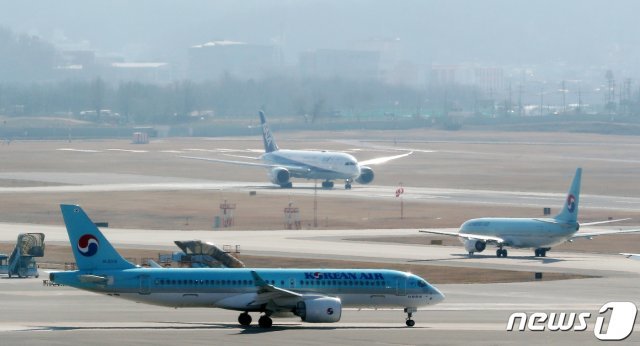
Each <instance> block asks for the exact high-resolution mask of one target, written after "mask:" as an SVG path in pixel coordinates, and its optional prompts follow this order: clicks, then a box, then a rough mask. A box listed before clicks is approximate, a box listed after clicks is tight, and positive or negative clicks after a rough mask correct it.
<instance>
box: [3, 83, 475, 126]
mask: <svg viewBox="0 0 640 346" xmlns="http://www.w3.org/2000/svg"><path fill="white" fill-rule="evenodd" d="M474 95H475V91H474V89H473V88H470V87H451V88H450V89H449V90H448V91H443V90H441V89H420V88H412V87H407V86H397V85H389V84H385V83H383V82H380V81H375V80H371V81H352V80H346V79H339V78H334V79H299V78H293V77H284V76H274V77H270V78H264V79H260V80H253V79H250V80H241V79H236V78H234V77H232V76H229V75H225V76H223V77H222V78H220V79H219V80H217V81H205V82H192V81H189V80H185V81H176V82H173V83H168V84H150V83H140V82H121V83H117V84H115V83H107V82H105V81H104V80H102V79H100V78H95V79H93V80H89V81H62V82H48V83H30V84H21V83H4V84H0V115H8V116H56V115H57V116H60V115H65V116H70V115H73V116H77V115H79V114H80V113H82V112H87V111H94V112H96V113H97V114H98V117H99V115H100V110H105V109H108V110H111V111H112V112H114V113H118V114H119V115H120V117H121V119H122V122H125V123H133V124H148V123H156V124H169V123H176V122H183V121H188V120H189V119H192V118H199V117H200V115H201V114H204V115H213V116H214V117H241V116H254V115H255V113H256V111H257V110H258V109H265V110H266V111H267V112H269V113H270V114H274V115H287V116H301V117H304V119H305V121H308V122H315V121H319V120H321V119H322V118H327V117H331V118H333V117H336V116H338V117H340V116H344V117H346V116H349V117H360V116H362V117H370V116H385V115H386V116H409V115H427V113H428V112H430V111H434V110H435V111H436V112H437V111H442V110H445V109H446V108H455V107H472V105H473V103H474V102H475V101H474V97H475V96H474ZM443 99H445V100H449V101H447V102H449V103H451V104H450V105H448V106H447V105H443V104H442V100H443ZM454 104H455V105H454Z"/></svg>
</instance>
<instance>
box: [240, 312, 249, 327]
mask: <svg viewBox="0 0 640 346" xmlns="http://www.w3.org/2000/svg"><path fill="white" fill-rule="evenodd" d="M251 320H252V319H251V315H249V313H248V312H246V311H245V312H243V313H241V314H240V316H238V323H240V325H242V326H248V325H250V324H251Z"/></svg>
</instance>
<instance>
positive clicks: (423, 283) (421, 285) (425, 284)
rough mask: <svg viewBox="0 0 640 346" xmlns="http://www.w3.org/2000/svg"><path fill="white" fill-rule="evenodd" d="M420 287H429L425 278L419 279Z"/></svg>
mask: <svg viewBox="0 0 640 346" xmlns="http://www.w3.org/2000/svg"><path fill="white" fill-rule="evenodd" d="M418 287H427V283H426V282H425V281H424V280H418Z"/></svg>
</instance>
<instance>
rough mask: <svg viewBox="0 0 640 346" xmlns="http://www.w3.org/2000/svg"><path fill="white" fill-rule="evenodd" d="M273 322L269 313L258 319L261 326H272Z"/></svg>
mask: <svg viewBox="0 0 640 346" xmlns="http://www.w3.org/2000/svg"><path fill="white" fill-rule="evenodd" d="M272 324H273V321H272V320H271V317H269V316H267V315H262V316H260V318H259V319H258V325H259V326H260V328H271V325H272Z"/></svg>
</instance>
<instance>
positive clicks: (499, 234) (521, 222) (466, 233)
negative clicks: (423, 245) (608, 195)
mask: <svg viewBox="0 0 640 346" xmlns="http://www.w3.org/2000/svg"><path fill="white" fill-rule="evenodd" d="M581 177H582V168H578V169H576V174H575V176H574V177H573V182H572V184H571V188H570V189H569V193H568V195H567V199H566V200H565V203H564V206H563V207H562V211H561V212H560V214H558V215H556V216H555V217H554V218H489V217H485V218H480V219H472V220H468V221H466V222H465V223H463V224H462V226H460V230H459V231H458V232H457V233H456V232H444V231H427V230H422V231H420V232H424V233H433V234H442V235H447V236H454V237H458V238H459V239H460V241H462V243H463V244H464V247H465V249H466V250H467V252H468V253H469V255H470V256H471V255H473V253H474V252H482V251H484V249H485V248H486V246H487V244H494V245H496V246H498V249H497V250H496V256H497V257H507V250H506V249H503V247H506V246H509V247H513V248H534V249H535V251H534V253H535V255H536V257H546V255H547V251H549V250H551V247H552V246H556V245H559V244H562V243H564V242H566V241H572V240H573V239H577V238H592V237H595V236H598V235H607V234H621V233H634V232H640V230H624V231H601V232H590V233H576V232H578V230H579V229H580V226H581V224H579V223H578V202H579V201H580V180H581ZM624 220H628V219H618V220H607V221H598V222H590V223H583V224H582V226H591V225H600V224H605V223H610V222H617V221H624Z"/></svg>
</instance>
